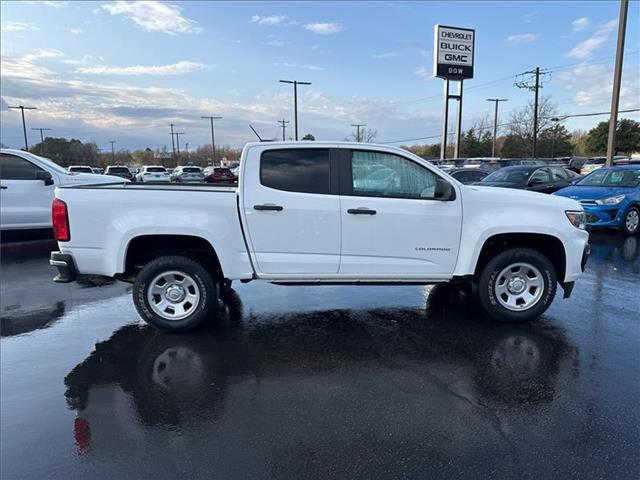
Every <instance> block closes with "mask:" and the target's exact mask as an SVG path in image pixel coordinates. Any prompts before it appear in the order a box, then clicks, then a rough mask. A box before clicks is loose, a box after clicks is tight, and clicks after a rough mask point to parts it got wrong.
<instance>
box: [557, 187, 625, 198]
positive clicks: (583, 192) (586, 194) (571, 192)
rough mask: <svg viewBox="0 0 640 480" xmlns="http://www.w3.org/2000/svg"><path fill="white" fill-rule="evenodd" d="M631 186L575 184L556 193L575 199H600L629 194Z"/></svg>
mask: <svg viewBox="0 0 640 480" xmlns="http://www.w3.org/2000/svg"><path fill="white" fill-rule="evenodd" d="M631 190H632V188H631V187H588V186H580V185H573V186H571V187H566V188H562V189H560V190H558V191H557V192H556V193H555V195H559V196H562V197H568V198H573V199H574V200H598V199H600V198H606V197H615V196H616V195H625V194H626V195H628V194H629V193H631Z"/></svg>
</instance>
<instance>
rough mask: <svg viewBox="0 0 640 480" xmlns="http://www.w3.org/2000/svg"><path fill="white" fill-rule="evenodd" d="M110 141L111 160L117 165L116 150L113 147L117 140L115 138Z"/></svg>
mask: <svg viewBox="0 0 640 480" xmlns="http://www.w3.org/2000/svg"><path fill="white" fill-rule="evenodd" d="M109 143H110V144H111V161H112V162H113V164H114V165H115V163H116V151H115V149H114V148H113V144H114V143H116V141H115V140H109Z"/></svg>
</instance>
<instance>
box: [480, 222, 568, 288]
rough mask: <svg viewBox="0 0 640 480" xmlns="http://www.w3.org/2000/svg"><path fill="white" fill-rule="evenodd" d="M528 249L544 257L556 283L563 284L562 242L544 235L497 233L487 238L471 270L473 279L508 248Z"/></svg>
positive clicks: (564, 259) (551, 236)
mask: <svg viewBox="0 0 640 480" xmlns="http://www.w3.org/2000/svg"><path fill="white" fill-rule="evenodd" d="M516 247H520V248H530V249H532V250H536V251H538V252H540V253H542V254H543V255H544V256H546V257H547V258H548V259H549V261H550V262H551V264H552V265H553V267H554V269H555V270H556V275H557V277H558V281H559V282H560V283H561V284H563V279H564V277H565V271H566V265H567V255H566V251H565V248H564V244H563V243H562V240H560V239H559V238H558V237H556V236H553V235H550V234H546V233H498V234H495V235H492V236H490V237H488V238H487V239H486V240H485V241H484V243H483V245H482V248H481V249H480V253H479V255H478V257H477V258H476V262H475V266H474V269H473V277H474V279H477V278H478V277H479V276H480V274H481V273H482V270H483V269H484V267H485V266H486V265H487V263H489V261H490V260H491V258H493V257H494V256H495V255H496V254H498V253H500V252H502V251H505V250H506V249H509V248H516Z"/></svg>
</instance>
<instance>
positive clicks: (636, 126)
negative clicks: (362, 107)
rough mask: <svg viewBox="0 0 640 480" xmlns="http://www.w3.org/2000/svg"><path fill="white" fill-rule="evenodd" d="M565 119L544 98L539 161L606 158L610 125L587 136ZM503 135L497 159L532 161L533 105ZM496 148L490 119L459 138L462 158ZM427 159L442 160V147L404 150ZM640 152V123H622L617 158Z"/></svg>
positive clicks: (540, 114)
mask: <svg viewBox="0 0 640 480" xmlns="http://www.w3.org/2000/svg"><path fill="white" fill-rule="evenodd" d="M562 119H563V117H562V115H561V114H560V113H559V112H558V108H557V106H556V105H555V104H553V103H552V102H551V100H550V98H548V97H547V98H543V99H542V101H541V102H540V105H539V110H538V141H537V148H536V150H537V156H538V157H540V158H552V157H570V156H604V155H606V153H607V139H608V138H609V122H608V121H604V122H600V123H598V125H597V126H596V127H594V128H592V129H591V130H589V131H588V132H585V131H582V130H575V131H573V132H569V130H567V128H566V127H565V126H564V125H562V124H561V121H562ZM500 130H502V131H503V132H504V133H503V134H502V135H499V136H498V137H497V139H496V156H498V157H503V158H523V157H530V156H531V155H532V151H533V103H529V104H528V105H526V106H525V107H523V108H522V109H519V110H515V111H513V112H511V114H510V115H509V117H508V119H507V121H506V122H505V123H504V124H502V125H501V128H500ZM449 143H450V145H447V158H451V157H453V154H454V150H453V149H454V147H453V142H449ZM492 146H493V119H492V118H490V117H489V116H488V115H487V116H484V117H482V118H480V119H478V120H476V121H475V122H474V123H473V126H472V127H471V128H469V129H468V130H466V131H464V132H463V133H462V135H461V136H460V157H463V158H465V157H490V156H491V152H492ZM403 148H405V149H407V150H409V151H411V152H413V153H415V154H417V155H420V156H422V157H425V158H439V157H440V143H434V144H426V145H412V146H403ZM638 151H640V123H639V122H636V121H634V120H631V119H627V118H624V119H621V120H619V121H618V123H617V127H616V154H620V155H623V154H626V155H630V154H631V153H634V152H638Z"/></svg>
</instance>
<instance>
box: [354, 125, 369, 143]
mask: <svg viewBox="0 0 640 480" xmlns="http://www.w3.org/2000/svg"><path fill="white" fill-rule="evenodd" d="M351 126H352V127H356V129H357V130H356V132H357V133H356V142H358V143H360V127H366V126H367V124H366V123H352V124H351Z"/></svg>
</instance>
